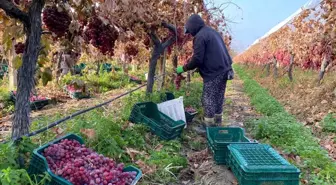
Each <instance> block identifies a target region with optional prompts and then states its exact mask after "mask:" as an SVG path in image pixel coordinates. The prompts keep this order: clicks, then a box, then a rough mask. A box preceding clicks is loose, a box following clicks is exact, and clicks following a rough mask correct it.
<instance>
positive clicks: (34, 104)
mask: <svg viewBox="0 0 336 185" xmlns="http://www.w3.org/2000/svg"><path fill="white" fill-rule="evenodd" d="M10 98H11V100H12V101H13V102H14V103H15V102H16V91H11V93H10ZM29 102H30V108H31V109H32V110H41V109H42V108H43V107H45V106H46V105H48V104H49V102H50V101H49V99H48V98H46V97H43V96H41V95H34V94H32V93H31V94H30V97H29Z"/></svg>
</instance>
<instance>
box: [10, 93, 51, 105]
mask: <svg viewBox="0 0 336 185" xmlns="http://www.w3.org/2000/svg"><path fill="white" fill-rule="evenodd" d="M13 95H14V96H16V91H13ZM46 99H47V98H46V97H43V96H40V95H38V96H35V95H34V94H33V93H30V97H29V101H30V102H35V101H40V100H46Z"/></svg>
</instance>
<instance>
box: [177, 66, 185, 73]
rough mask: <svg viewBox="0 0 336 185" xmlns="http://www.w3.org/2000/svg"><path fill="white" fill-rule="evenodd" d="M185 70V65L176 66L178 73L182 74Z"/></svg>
mask: <svg viewBox="0 0 336 185" xmlns="http://www.w3.org/2000/svg"><path fill="white" fill-rule="evenodd" d="M183 72H184V70H183V66H178V67H177V68H176V73H177V74H182V73H183Z"/></svg>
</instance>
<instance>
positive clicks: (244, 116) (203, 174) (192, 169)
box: [0, 79, 259, 185]
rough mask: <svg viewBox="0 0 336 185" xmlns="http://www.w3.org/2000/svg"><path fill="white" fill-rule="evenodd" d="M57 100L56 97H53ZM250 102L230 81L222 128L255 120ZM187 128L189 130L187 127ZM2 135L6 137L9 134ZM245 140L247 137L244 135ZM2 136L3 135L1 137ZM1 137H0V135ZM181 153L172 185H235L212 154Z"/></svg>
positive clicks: (69, 104)
mask: <svg viewBox="0 0 336 185" xmlns="http://www.w3.org/2000/svg"><path fill="white" fill-rule="evenodd" d="M124 91H125V90H124V89H122V90H115V91H111V92H109V93H108V94H104V95H100V96H98V97H94V98H91V99H84V100H80V101H77V100H70V99H67V98H66V97H64V99H63V100H61V101H64V103H62V102H58V103H57V104H56V105H49V107H46V108H45V109H43V110H41V111H37V112H33V113H32V118H33V119H36V118H38V117H40V116H45V115H52V114H54V113H55V112H60V113H64V114H67V112H68V111H69V110H80V109H83V108H87V107H90V106H93V105H96V104H98V103H101V102H103V101H104V100H107V99H111V98H113V97H115V96H117V95H118V94H120V93H122V92H124ZM57 96H58V97H59V95H57ZM249 103H250V100H249V98H248V97H247V95H245V94H244V92H243V84H242V81H241V80H239V79H235V80H233V81H232V83H231V84H230V85H228V87H227V92H226V103H225V107H224V109H225V112H224V120H223V125H225V126H232V127H237V126H238V127H244V122H245V121H246V120H248V119H251V118H256V117H258V116H259V115H258V114H257V113H256V112H255V111H254V109H253V107H252V106H251V105H250V104H249ZM10 119H11V117H7V118H5V119H2V120H0V125H1V126H2V125H4V124H8V131H9V130H10ZM191 124H200V121H199V120H197V119H196V120H195V121H194V122H193V123H191ZM188 129H191V127H188ZM8 131H7V132H2V134H10V133H9V132H8ZM246 134H247V136H248V137H249V134H248V133H246ZM2 136H4V135H2ZM0 137H1V135H0ZM194 139H195V140H199V141H200V142H201V143H203V144H204V145H205V144H206V138H205V136H201V135H199V136H196V138H194ZM182 153H183V154H184V155H186V156H187V157H188V160H189V167H188V168H187V169H184V170H182V171H181V173H180V174H179V176H178V178H179V182H178V183H172V184H174V185H237V184H238V183H237V180H236V178H235V177H234V175H233V174H232V172H231V171H230V170H229V169H228V168H227V167H226V166H223V165H216V164H215V162H214V161H213V159H212V154H211V152H210V151H208V149H204V150H201V151H194V150H192V149H190V148H184V149H183V151H182Z"/></svg>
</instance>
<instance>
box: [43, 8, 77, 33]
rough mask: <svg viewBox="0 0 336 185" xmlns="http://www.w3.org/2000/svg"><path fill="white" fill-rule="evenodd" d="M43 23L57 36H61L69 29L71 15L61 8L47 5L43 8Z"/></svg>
mask: <svg viewBox="0 0 336 185" xmlns="http://www.w3.org/2000/svg"><path fill="white" fill-rule="evenodd" d="M43 23H44V24H45V26H46V27H47V28H48V30H50V31H51V32H52V33H54V34H55V35H56V36H57V37H62V36H64V35H65V34H66V32H67V31H68V30H69V25H70V23H71V17H70V16H69V14H68V13H67V12H66V11H65V10H63V11H61V8H57V7H56V6H48V7H46V8H45V9H44V10H43Z"/></svg>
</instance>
